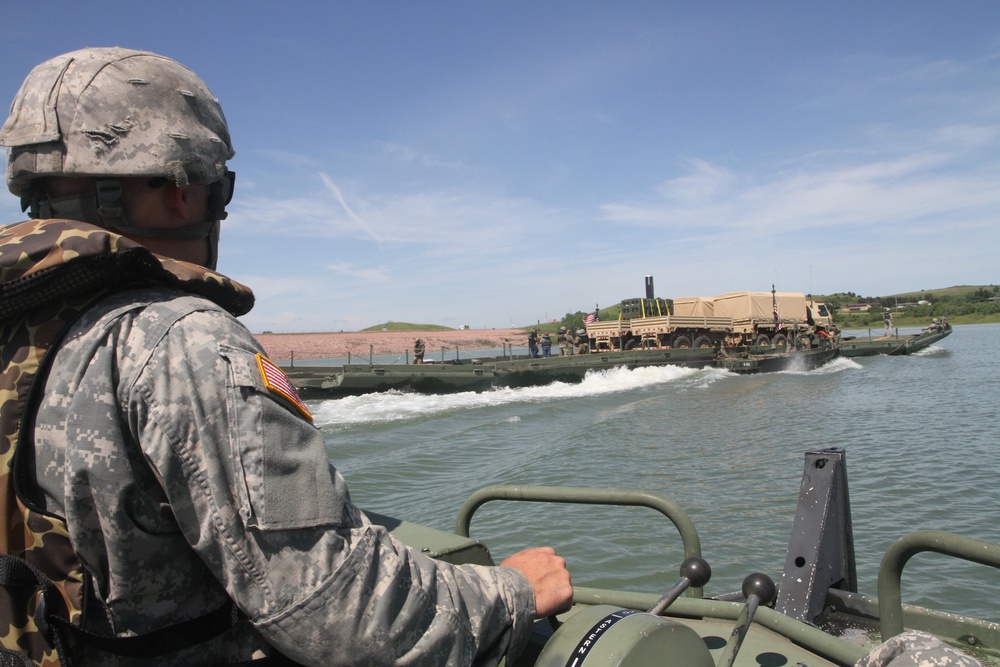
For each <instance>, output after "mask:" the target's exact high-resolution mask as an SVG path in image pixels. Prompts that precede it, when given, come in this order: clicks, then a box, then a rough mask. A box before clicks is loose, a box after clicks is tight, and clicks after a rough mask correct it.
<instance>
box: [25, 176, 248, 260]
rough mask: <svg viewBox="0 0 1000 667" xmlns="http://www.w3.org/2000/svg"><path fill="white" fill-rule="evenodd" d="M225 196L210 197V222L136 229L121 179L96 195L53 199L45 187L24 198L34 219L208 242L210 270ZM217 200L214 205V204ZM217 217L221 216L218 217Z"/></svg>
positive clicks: (100, 184) (102, 185)
mask: <svg viewBox="0 0 1000 667" xmlns="http://www.w3.org/2000/svg"><path fill="white" fill-rule="evenodd" d="M211 188H212V190H211V191H210V192H218V191H219V190H221V191H222V192H223V193H225V191H226V190H227V189H228V191H229V192H230V193H231V192H232V186H231V184H229V187H228V188H226V187H225V186H218V187H217V185H216V183H213V184H212V185H211ZM224 197H225V194H222V195H221V196H220V195H219V194H214V196H213V195H212V194H210V198H209V209H210V210H209V214H210V218H211V219H210V220H208V221H207V222H196V223H193V224H190V225H184V226H181V227H135V226H133V225H131V224H130V223H129V221H128V217H127V216H126V215H125V207H124V205H123V203H122V184H121V181H120V180H119V179H99V180H98V181H97V183H96V186H95V189H94V191H93V192H85V193H81V194H75V195H67V196H64V197H50V196H48V195H47V194H46V193H45V192H44V190H43V189H42V188H39V187H35V188H32V190H31V192H29V193H28V194H26V195H24V196H22V197H21V206H22V210H27V209H28V208H29V207H30V208H31V212H30V216H31V217H32V218H35V219H46V218H68V219H70V220H79V221H80V222H89V223H90V224H92V225H97V226H99V227H103V228H105V229H109V230H112V231H115V232H119V233H123V234H127V235H129V236H135V237H139V238H147V239H184V240H191V241H193V240H197V239H208V245H209V258H208V262H207V263H206V267H207V268H209V269H213V270H214V269H215V264H216V262H217V261H218V254H219V250H218V248H219V220H221V219H223V218H225V217H226V212H225V210H224V207H225V205H226V203H228V202H226V201H223V199H224ZM213 200H214V202H213ZM216 216H217V217H216Z"/></svg>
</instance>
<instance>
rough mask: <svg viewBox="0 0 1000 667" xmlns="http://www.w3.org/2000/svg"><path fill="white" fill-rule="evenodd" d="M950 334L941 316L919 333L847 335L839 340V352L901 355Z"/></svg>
mask: <svg viewBox="0 0 1000 667" xmlns="http://www.w3.org/2000/svg"><path fill="white" fill-rule="evenodd" d="M949 335H951V324H949V323H948V321H947V320H945V319H944V318H943V317H942V318H940V319H939V318H936V317H935V318H934V320H933V321H932V323H931V325H930V326H929V327H925V328H924V329H922V330H921V331H920V333H915V334H910V335H908V336H900V335H899V334H898V332H897V334H896V335H895V336H875V337H873V336H872V335H871V332H869V334H868V337H867V338H862V337H855V336H847V337H844V338H842V339H841V341H840V354H841V356H844V357H871V356H875V355H877V354H888V355H901V354H913V353H914V352H919V351H920V350H923V349H924V348H926V347H929V346H930V345H933V344H934V343H936V342H938V341H939V340H941V339H942V338H945V337H947V336H949Z"/></svg>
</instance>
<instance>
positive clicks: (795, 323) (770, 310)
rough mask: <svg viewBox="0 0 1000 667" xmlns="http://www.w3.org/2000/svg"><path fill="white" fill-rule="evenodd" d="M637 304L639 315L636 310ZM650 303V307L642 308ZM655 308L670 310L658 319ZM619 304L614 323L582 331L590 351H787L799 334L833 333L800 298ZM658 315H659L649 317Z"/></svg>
mask: <svg viewBox="0 0 1000 667" xmlns="http://www.w3.org/2000/svg"><path fill="white" fill-rule="evenodd" d="M635 302H640V308H641V313H650V315H641V314H640V316H639V317H636V316H635V315H634V313H635V306H634V305H631V304H634V303H635ZM641 302H650V303H648V304H647V303H641ZM657 302H663V303H665V304H666V303H669V304H671V305H672V306H673V308H672V312H670V309H668V310H667V312H666V313H665V314H659V312H662V311H659V312H658V310H657V308H656V306H657ZM625 303H626V302H622V304H623V307H622V317H620V318H619V319H618V320H612V321H605V322H591V323H588V324H587V325H586V328H587V336H588V338H589V339H590V348H591V349H592V350H595V351H596V350H628V349H633V348H636V347H642V348H664V347H673V348H685V347H719V348H721V347H734V346H740V345H761V346H763V345H767V346H774V347H787V346H788V345H789V344H790V342H792V341H794V340H795V339H796V338H797V337H798V336H799V335H800V334H801V333H802V332H804V331H806V330H811V329H812V328H814V327H815V328H816V329H818V330H821V331H828V330H830V329H832V327H833V316H832V315H831V311H830V309H829V307H827V305H826V304H824V303H818V302H815V301H812V300H811V299H809V298H807V297H806V295H805V294H802V293H799V292H777V291H773V290H772V291H771V292H730V293H727V294H720V295H718V296H714V297H684V298H680V299H673V300H672V301H667V300H661V299H629V300H628V303H629V304H630V308H629V310H628V312H629V314H631V315H632V317H626V316H625V313H626V309H625V307H624V305H625ZM653 313H657V314H653Z"/></svg>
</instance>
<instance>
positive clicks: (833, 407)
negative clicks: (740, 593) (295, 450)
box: [311, 325, 1000, 620]
mask: <svg viewBox="0 0 1000 667" xmlns="http://www.w3.org/2000/svg"><path fill="white" fill-rule="evenodd" d="M901 333H912V331H902V332H901ZM998 344H1000V325H969V326H958V327H955V331H954V333H953V334H952V335H951V336H950V337H948V338H946V339H944V340H943V341H940V342H939V343H938V344H937V345H935V346H932V347H931V348H929V349H927V350H924V351H923V352H921V353H918V354H916V355H913V356H909V357H886V356H878V357H868V358H862V359H854V360H850V359H837V360H835V361H833V362H831V363H829V364H828V365H827V366H825V367H823V368H821V369H818V370H815V371H811V372H808V373H794V372H789V373H775V374H767V375H757V376H737V375H733V374H730V373H726V372H723V371H719V370H714V369H712V370H696V369H682V368H646V369H637V370H634V371H627V370H616V371H611V372H607V373H598V374H594V375H592V376H588V377H587V378H586V380H585V381H584V382H583V383H581V384H573V385H570V384H560V383H557V384H553V385H550V386H547V387H538V388H528V389H503V390H497V391H490V392H486V393H480V394H477V393H461V394H453V395H447V396H422V395H416V394H396V393H386V394H374V395H369V396H363V397H357V398H346V399H340V400H329V401H314V402H312V403H311V408H312V409H313V410H314V412H315V414H316V423H317V424H318V425H319V426H321V428H322V429H323V432H324V433H325V434H326V439H327V445H328V450H329V453H330V457H331V460H332V461H333V462H334V463H335V464H336V465H337V467H338V468H339V469H340V470H341V471H342V472H343V473H344V476H345V477H346V478H347V480H348V483H349V485H350V487H351V492H352V496H353V498H354V500H355V502H357V503H358V504H359V505H361V506H362V507H365V508H368V509H372V510H375V511H379V512H382V513H386V514H391V515H394V516H398V517H400V518H403V519H407V520H410V521H414V522H419V523H425V524H429V525H432V526H435V527H437V528H441V529H445V530H452V529H453V527H454V522H455V517H456V514H457V512H458V509H459V507H460V506H461V504H462V502H463V501H464V500H465V498H466V497H467V496H468V495H469V494H470V493H472V492H473V491H475V490H476V489H478V488H480V487H483V486H486V485H489V484H500V483H504V484H521V485H527V484H532V485H564V486H565V485H569V486H597V487H616V488H633V489H639V490H642V491H648V492H653V493H658V494H661V495H664V496H666V497H668V498H670V499H672V500H674V501H675V502H677V503H679V504H680V505H681V506H682V507H684V508H685V509H686V510H687V512H688V514H689V515H690V516H691V518H692V520H693V521H694V524H695V526H696V527H697V529H698V532H699V535H700V537H701V543H702V551H703V554H704V555H705V557H706V558H707V559H708V560H709V562H710V563H711V564H712V567H713V572H714V575H713V579H712V581H711V582H710V583H709V585H708V586H707V587H706V589H705V590H706V593H708V594H718V593H723V592H727V591H731V590H736V589H738V588H739V586H740V582H741V581H742V579H743V577H744V576H745V575H746V574H748V573H750V572H751V571H754V570H760V571H764V572H767V573H769V574H771V575H772V576H773V577H775V579H780V574H781V568H782V566H783V564H784V557H785V548H786V547H787V544H788V539H789V533H790V531H791V525H792V518H793V515H794V509H795V504H796V501H797V499H798V492H799V481H800V478H801V475H802V468H803V461H804V459H803V454H804V452H805V451H807V450H810V449H816V448H822V447H843V448H845V449H846V450H847V470H848V480H849V485H850V492H851V510H852V514H853V518H854V538H855V551H856V554H857V561H858V578H859V587H860V588H861V590H862V591H863V592H868V593H871V594H874V591H875V581H876V574H877V568H878V563H879V560H880V558H881V556H882V553H883V552H884V551H885V549H886V547H888V546H889V544H891V543H892V541H894V540H895V539H896V538H898V537H900V536H902V535H903V534H904V533H906V532H908V531H911V530H916V529H939V530H951V531H956V532H961V533H963V534H966V535H969V536H972V537H978V538H982V539H988V540H992V541H997V542H1000V520H998V517H1000V484H998V475H1000V466H998V465H997V463H996V455H995V448H996V446H997V444H998V437H997V433H996V429H997V424H998V418H1000V357H998V356H997V355H996V350H997V349H998ZM472 533H473V536H474V537H476V538H478V539H481V540H483V541H485V542H486V543H487V544H488V545H489V546H490V549H491V551H492V552H493V555H494V557H495V558H497V560H499V559H501V558H503V557H504V556H506V555H509V554H510V553H512V552H514V551H516V550H518V549H520V548H523V547H526V546H534V545H539V544H549V545H552V546H554V547H556V548H557V549H558V550H559V551H560V552H562V553H563V554H564V555H565V556H566V557H567V560H568V561H569V565H570V569H571V571H572V572H573V577H574V582H575V583H578V584H585V585H613V586H616V587H620V588H629V589H632V590H644V591H650V592H660V591H661V590H662V589H664V588H666V587H667V586H668V585H669V584H671V583H673V582H674V581H675V580H676V578H677V566H678V564H679V562H680V561H681V560H682V558H683V555H682V552H681V549H680V541H679V539H678V537H677V536H676V533H675V531H674V529H673V526H672V525H671V524H670V523H669V522H668V521H667V520H666V519H664V518H662V517H661V516H660V515H659V514H657V513H656V512H654V511H652V510H649V509H644V508H604V507H595V506H588V507H584V508H577V507H570V506H564V505H540V504H536V503H509V502H494V503H488V504H487V505H485V506H483V508H482V509H480V510H479V512H477V513H476V515H475V518H474V520H473V524H472ZM903 599H904V601H906V602H912V603H917V604H929V605H932V606H937V607H939V608H944V609H947V610H949V611H957V612H967V613H968V612H971V613H973V614H975V615H979V616H986V617H989V618H992V619H993V620H1000V613H998V612H1000V609H998V604H997V600H998V599H1000V575H997V574H995V573H994V572H993V571H991V570H988V569H987V568H985V567H982V566H975V565H966V564H963V563H958V562H956V561H952V560H950V559H945V558H944V557H942V556H936V555H932V554H927V555H920V556H917V557H916V558H914V559H913V560H912V561H911V562H910V564H909V565H908V566H907V568H906V570H905V572H904V575H903Z"/></svg>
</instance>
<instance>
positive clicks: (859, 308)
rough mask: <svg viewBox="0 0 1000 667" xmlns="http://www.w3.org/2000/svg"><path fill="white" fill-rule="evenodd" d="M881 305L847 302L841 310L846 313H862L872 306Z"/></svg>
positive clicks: (877, 304) (878, 305)
mask: <svg viewBox="0 0 1000 667" xmlns="http://www.w3.org/2000/svg"><path fill="white" fill-rule="evenodd" d="M881 307H882V304H880V303H849V304H847V305H846V306H844V308H843V309H842V310H843V311H844V312H847V313H864V312H867V311H869V310H871V309H872V308H881Z"/></svg>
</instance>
